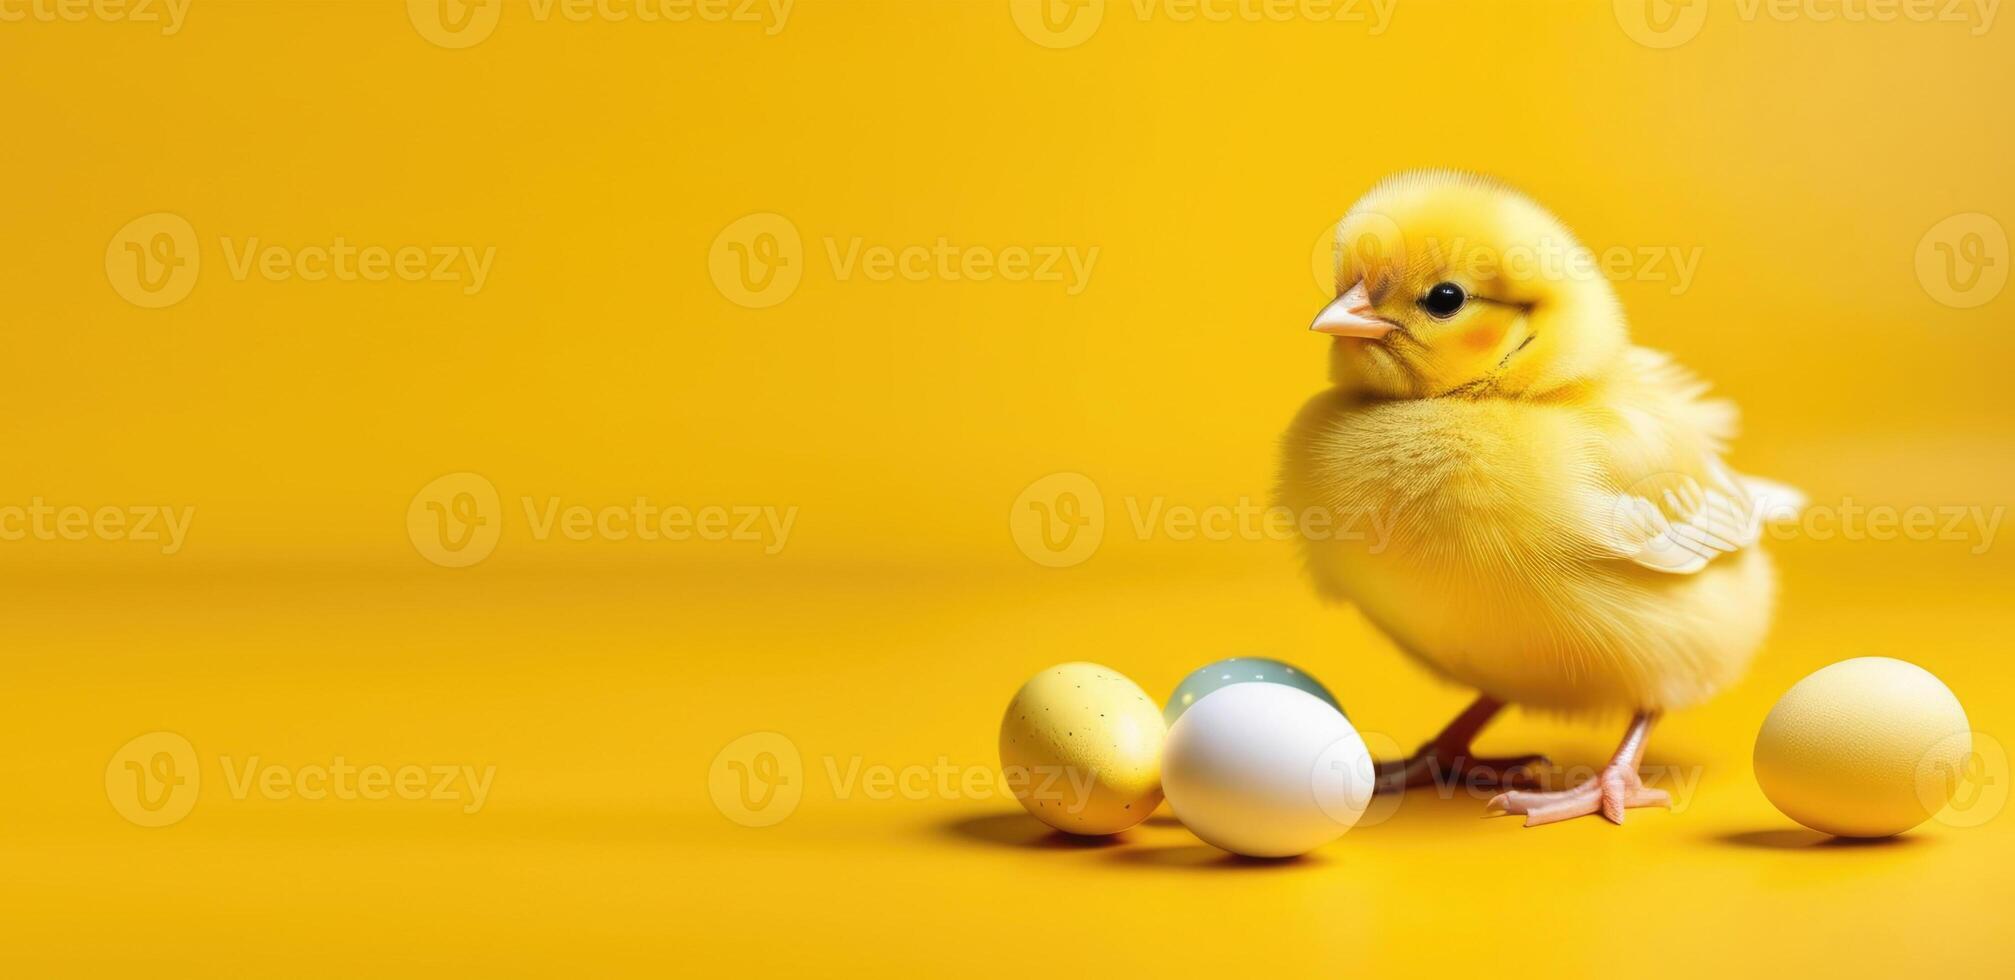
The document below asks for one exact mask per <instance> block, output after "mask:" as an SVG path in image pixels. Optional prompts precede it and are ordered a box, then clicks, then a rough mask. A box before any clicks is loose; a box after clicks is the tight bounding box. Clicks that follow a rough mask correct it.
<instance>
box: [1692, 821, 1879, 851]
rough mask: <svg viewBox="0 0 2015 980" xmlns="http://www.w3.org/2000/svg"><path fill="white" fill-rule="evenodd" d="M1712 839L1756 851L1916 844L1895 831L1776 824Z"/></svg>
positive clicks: (1863, 848) (1864, 848)
mask: <svg viewBox="0 0 2015 980" xmlns="http://www.w3.org/2000/svg"><path fill="white" fill-rule="evenodd" d="M1713 840H1714V842H1715V843H1717V844H1721V845H1723V846H1726V847H1740V848H1747V849H1749V850H1759V851H1809V852H1815V853H1817V852H1827V851H1831V852H1839V851H1886V850H1895V849H1897V848H1903V847H1916V846H1918V843H1917V841H1918V839H1917V838H1915V837H1910V836H1906V835H1902V834H1899V835H1897V836H1895V837H1834V836H1832V835H1830V834H1822V833H1820V832H1818V831H1816V830H1806V829H1805V828H1803V827H1798V828H1791V827H1777V828H1773V829H1770V830H1743V831H1738V832H1735V833H1730V834H1721V835H1718V836H1716V837H1714V838H1713Z"/></svg>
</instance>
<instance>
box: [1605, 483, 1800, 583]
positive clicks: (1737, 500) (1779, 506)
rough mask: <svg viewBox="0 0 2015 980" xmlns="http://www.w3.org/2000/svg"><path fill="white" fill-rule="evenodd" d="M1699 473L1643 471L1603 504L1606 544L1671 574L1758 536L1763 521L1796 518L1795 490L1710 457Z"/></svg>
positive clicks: (1623, 555) (1703, 564)
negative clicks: (1737, 472) (1651, 473)
mask: <svg viewBox="0 0 2015 980" xmlns="http://www.w3.org/2000/svg"><path fill="white" fill-rule="evenodd" d="M1703 469H1704V472H1703V473H1702V474H1701V475H1700V476H1698V477H1696V476H1693V475H1691V474H1686V473H1663V474H1658V475H1656V476H1652V477H1647V478H1645V479H1643V480H1640V481H1638V482H1637V483H1635V484H1633V485H1632V486H1631V487H1629V488H1628V489H1626V490H1624V491H1622V492H1621V493H1617V494H1615V495H1614V496H1613V497H1611V498H1609V499H1608V500H1606V501H1603V503H1606V504H1607V506H1608V507H1609V510H1610V512H1609V514H1608V515H1606V517H1603V518H1600V520H1601V521H1602V522H1603V523H1602V526H1603V527H1604V529H1605V530H1606V532H1607V533H1606V540H1605V544H1606V545H1607V546H1608V547H1609V548H1610V549H1611V551H1612V553H1613V554H1614V555H1615V556H1616V557H1620V558H1627V559H1629V560H1630V561H1633V562H1636V563H1637V564H1639V565H1642V566H1644V567H1645V568H1649V569H1653V570H1655V571H1660V572H1669V573H1671V574H1674V575H1691V574H1693V573H1695V572H1698V571H1700V570H1701V569H1703V568H1706V567H1707V565H1708V563H1709V562H1712V561H1713V560H1714V559H1716V558H1719V557H1721V556H1723V555H1728V554H1733V553H1735V552H1738V551H1741V550H1742V549H1744V548H1750V547H1754V546H1755V545H1756V543H1757V542H1758V541H1760V540H1762V538H1763V528H1764V525H1765V524H1766V523H1768V522H1770V521H1773V520H1782V519H1785V518H1788V517H1795V516H1796V514H1797V512H1798V509H1799V508H1800V507H1802V506H1803V505H1804V496H1803V495H1802V494H1800V493H1798V491H1796V490H1793V489H1791V488H1790V487H1786V486H1783V485H1781V484H1777V483H1772V482H1770V481H1767V480H1755V479H1751V478H1747V477H1740V476H1737V475H1735V474H1734V473H1731V472H1729V471H1728V469H1727V467H1725V466H1723V465H1722V464H1721V462H1720V461H1719V460H1715V459H1709V460H1707V461H1706V465H1705V467H1704V468H1703Z"/></svg>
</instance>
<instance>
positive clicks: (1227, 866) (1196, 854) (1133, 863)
mask: <svg viewBox="0 0 2015 980" xmlns="http://www.w3.org/2000/svg"><path fill="white" fill-rule="evenodd" d="M1106 860H1109V861H1111V862H1113V863H1114V864H1122V865H1127V866H1130V867H1136V868H1155V869H1158V870H1163V871H1210V872H1217V873H1220V874H1222V873H1225V872H1235V871H1244V872H1264V871H1279V870H1283V869H1287V868H1313V867H1319V866H1320V865H1321V864H1322V863H1323V862H1322V859H1321V858H1317V857H1313V856H1310V855H1307V854H1304V855H1301V856H1299V857H1284V858H1257V857H1246V856H1244V855H1242V854H1233V853H1231V852H1230V851H1221V850H1218V849H1217V848H1215V847H1212V846H1210V845H1209V844H1176V845H1173V846H1169V847H1129V848H1124V849H1122V850H1117V851H1113V852H1111V853H1110V854H1108V855H1107V856H1106Z"/></svg>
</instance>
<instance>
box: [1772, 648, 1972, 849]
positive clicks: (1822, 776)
mask: <svg viewBox="0 0 2015 980" xmlns="http://www.w3.org/2000/svg"><path fill="white" fill-rule="evenodd" d="M1972 744H1973V743H1972V737H1971V735H1970V726H1969V725H1968V724H1967V722H1966V712H1965V711H1964V710H1963V709H1962V708H1960V706H1959V699H1958V698H1956V697H1954V696H1953V695H1952V691H1951V690H1950V689H1949V688H1947V687H1946V686H1945V685H1944V683H1942V682H1941V681H1939V680H1938V678H1936V677H1933V676H1931V674H1930V673H1929V672H1928V671H1926V670H1925V669H1924V668H1922V667H1919V666H1917V665H1915V664H1910V663H1905V662H1903V661H1901V660H1893V659H1890V658H1888V657H1857V658H1855V659H1853V660H1843V661H1841V662H1839V663H1837V664H1833V665H1832V666H1829V667H1823V668H1820V669H1819V670H1817V671H1814V672H1813V673H1812V674H1811V675H1810V676H1808V677H1806V678H1805V679H1804V680H1802V681H1799V682H1798V683H1797V684H1794V685H1792V687H1791V690H1789V691H1787V692H1785V694H1784V697H1782V698H1780V699H1779V700H1778V702H1777V706H1776V707H1774V708H1772V709H1770V716H1769V717H1768V718H1765V719H1764V720H1763V730H1762V731H1761V732H1760V733H1758V734H1757V736H1756V782H1757V783H1758V784H1759V785H1761V786H1762V787H1763V795H1764V796H1767V797H1769V798H1770V802H1771V803H1772V804H1775V805H1776V807H1777V808H1778V809H1779V810H1782V811H1784V815H1785V816H1788V817H1790V818H1791V819H1793V820H1796V821H1798V822H1799V823H1802V824H1804V825H1805V826H1807V827H1810V828H1812V829H1813V830H1817V831H1820V832H1822V833H1828V834H1835V835H1838V836H1841V837H1888V836H1890V835H1892V834H1900V833H1902V832H1904V831H1906V830H1909V829H1910V828H1912V827H1915V826H1917V825H1918V824H1920V823H1923V822H1924V821H1925V820H1926V819H1928V818H1929V817H1930V816H1931V815H1932V814H1934V813H1937V812H1938V811H1939V810H1940V809H1942V808H1943V807H1944V806H1945V804H1946V802H1947V801H1949V800H1950V798H1951V793H1952V788H1953V786H1954V785H1955V780H1954V776H1955V774H1957V773H1958V772H1960V771H1961V770H1962V767H1963V766H1964V764H1965V761H1966V758H1967V756H1968V755H1969V754H1970V753H1971V752H1972Z"/></svg>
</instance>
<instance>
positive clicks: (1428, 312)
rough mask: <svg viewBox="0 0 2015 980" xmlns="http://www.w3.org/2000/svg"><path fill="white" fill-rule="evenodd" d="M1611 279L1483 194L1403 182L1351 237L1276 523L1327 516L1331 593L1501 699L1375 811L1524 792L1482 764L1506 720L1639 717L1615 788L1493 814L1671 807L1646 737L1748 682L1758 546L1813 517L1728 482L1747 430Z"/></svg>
mask: <svg viewBox="0 0 2015 980" xmlns="http://www.w3.org/2000/svg"><path fill="white" fill-rule="evenodd" d="M1595 265H1596V264H1595V263H1594V262H1593V261H1591V257H1590V254H1589V253H1588V252H1587V251H1586V250H1584V249H1583V248H1582V247H1581V245H1580V244H1579V243H1578V242H1577V241H1576V240H1575V238H1574V237H1573V235H1572V234H1570V233H1569V232H1568V231H1567V229H1566V228H1565V227H1564V226H1562V225H1561V223H1560V222H1559V221H1558V220H1556V219H1555V218H1554V217H1553V215H1551V214H1549V213H1548V212H1547V211H1546V210H1545V209H1543V208H1541V207H1540V206H1539V205H1537V204H1535V203H1533V202H1532V201H1531V200H1529V199H1528V198H1526V197H1525V196H1524V195H1522V194H1520V193H1518V192H1516V191H1514V190H1511V189H1509V188H1507V187H1505V186H1503V185H1501V184H1498V183H1496V182H1494V181H1491V180H1488V179H1485V178H1481V177H1476V176H1473V175H1468V174H1460V173H1450V172H1438V171H1437V172H1415V173H1405V174H1400V175H1397V176H1394V177H1391V178H1389V179H1387V180H1385V181H1384V182H1382V183H1380V184H1379V185H1378V186H1377V187H1375V188H1374V189H1373V190H1372V191H1371V192H1370V193H1368V194H1367V195H1365V197H1364V198H1363V199H1362V200H1360V201H1358V203H1357V204H1356V205H1354V206H1353V207H1352V208H1351V210H1350V212H1349V213H1348V214H1347V215H1346V216H1345V217H1344V219H1343V221H1342V222H1341V223H1340V224H1339V225H1338V249H1337V267H1336V273H1337V278H1336V282H1337V294H1338V295H1337V298H1336V300H1335V301H1334V302H1332V303H1330V304H1329V305H1328V306H1327V307H1325V308H1324V309H1323V310H1322V312H1321V314H1320V315H1318V316H1317V317H1316V319H1315V322H1314V324H1313V326H1312V328H1311V329H1313V330H1315V331H1316V332H1318V333H1322V334H1326V335H1328V336H1329V337H1330V338H1332V339H1331V341H1330V353H1329V357H1330V380H1331V381H1332V382H1333V384H1334V387H1332V388H1331V389H1329V390H1328V391H1325V392H1323V393H1322V394H1320V395H1318V396H1316V397H1315V398H1314V399H1312V400H1311V401H1309V402H1308V404H1307V405H1306V406H1304V408H1303V409H1302V411H1301V413H1300V415H1299V416H1298V417H1297V418H1296V419H1295V421H1294V424H1293V426H1292V427H1291V428H1290V430H1289V431H1288V433H1287V435H1286V438H1285V442H1284V452H1283V462H1282V479H1281V489H1280V497H1281V502H1282V503H1284V504H1285V505H1287V506H1288V507H1290V508H1292V509H1293V510H1294V511H1295V512H1296V513H1297V514H1301V515H1304V517H1306V515H1309V514H1314V513H1319V514H1322V515H1323V516H1324V517H1327V518H1328V519H1327V520H1317V521H1310V520H1306V519H1304V522H1303V525H1302V526H1303V528H1304V531H1305V533H1304V535H1303V537H1304V541H1303V555H1304V558H1305V560H1306V563H1307V567H1308V569H1309V571H1310V573H1311V575H1312V577H1313V578H1314V580H1315V582H1316V585H1317V587H1318V589H1319V590H1320V591H1322V592H1323V593H1324V594H1326V595H1328V596H1331V597H1335V598H1341V599H1347V600H1349V601H1351V602H1353V603H1355V604H1356V605H1357V606H1358V607H1359V608H1360V609H1361V610H1362V611H1363V613H1364V615H1365V616H1366V617H1367V618H1369V619H1370V620H1371V621H1372V622H1373V623H1375V624H1376V625H1377V626H1378V627H1379V628H1381V629H1382V630H1384V631H1385V632H1386V633H1387V634H1388V635H1390V636H1391V637H1392V639H1393V640H1394V642H1396V643H1397V644H1398V645H1399V646H1400V648H1401V649H1403V650H1405V651H1406V652H1407V653H1409V654H1411V655H1412V656H1413V657H1414V658H1416V659H1418V660H1419V661H1420V662H1421V663H1423V664H1425V665H1426V666H1427V667H1428V668H1429V669H1430V670H1432V671H1434V672H1435V673H1437V674H1439V675H1440V676H1442V677H1443V678H1446V679H1448V680H1451V681H1454V682H1456V683H1458V684H1461V685H1464V686H1466V687H1470V688H1473V689H1475V690H1477V691H1479V692H1481V696H1480V697H1479V698H1478V699H1477V701H1476V702H1475V703H1474V704H1472V705H1471V706H1470V707H1469V709H1468V710H1466V711H1464V712H1463V713H1462V715H1461V716H1460V717H1458V718H1457V719H1456V720H1455V721H1454V722H1453V723H1451V724H1450V725H1449V726H1448V727H1447V728H1446V729H1445V730H1443V731H1442V733H1441V734H1440V735H1438V736H1437V737H1436V738H1435V739H1434V740H1432V741H1430V742H1429V743H1427V744H1426V745H1424V746H1423V747H1422V748H1421V750H1420V751H1419V752H1418V753H1416V754H1415V755H1414V756H1413V757H1412V758H1410V759H1407V760H1403V761H1396V762H1391V763H1386V764H1383V765H1381V767H1380V772H1379V785H1380V788H1381V789H1386V790H1393V789H1400V788H1403V787H1406V786H1411V785H1418V784H1420V783H1423V782H1425V781H1427V780H1428V779H1430V778H1435V777H1437V776H1438V775H1440V774H1445V773H1448V772H1454V773H1456V774H1458V775H1459V776H1461V777H1463V778H1466V779H1493V780H1497V781H1498V784H1499V785H1506V786H1509V785H1516V784H1517V783H1519V782H1520V781H1521V779H1522V778H1523V777H1524V776H1526V775H1528V774H1529V770H1528V769H1527V768H1526V767H1527V766H1529V765H1530V764H1532V763H1534V762H1536V761H1537V760H1538V758H1539V757H1537V756H1527V757H1522V758H1516V759H1479V758H1474V757H1472V754H1471V752H1470V749H1469V746H1470V742H1471V740H1472V739H1473V738H1474V737H1475V736H1476V734H1477V732H1478V731H1479V730H1480V729H1481V728H1482V727H1483V725H1484V724H1485V723H1487V722H1488V721H1489V720H1490V719H1491V718H1492V717H1493V716H1495V715H1496V714H1497V713H1498V711H1499V710H1500V709H1501V708H1502V707H1503V706H1504V705H1505V704H1506V703H1518V704H1521V705H1526V706H1530V707H1534V708H1539V709H1544V710H1554V711H1559V712H1566V713H1570V714H1593V713H1599V712H1605V711H1615V710H1617V709H1622V710H1624V711H1627V712H1629V713H1630V714H1631V715H1632V719H1631V722H1630V727H1629V729H1628V731H1627V733H1626V735H1625V737H1624V739H1623V742H1622V744H1621V746H1620V747H1619V748H1618V749H1617V752H1616V754H1615V756H1614V757H1613V758H1612V759H1611V760H1610V762H1609V764H1608V765H1607V766H1606V767H1605V768H1604V769H1603V771H1602V772H1601V773H1600V774H1599V775H1598V776H1597V777H1595V778H1593V779H1591V780H1589V781H1588V782H1586V783H1583V784H1582V785H1580V786H1576V787H1573V788H1571V789H1567V790H1563V791H1559V792H1551V793H1541V792H1524V791H1513V792H1507V793H1503V794H1501V795H1499V796H1497V797H1496V798H1495V799H1493V800H1491V803H1490V806H1491V809H1492V810H1493V811H1497V812H1503V813H1516V814H1524V815H1525V816H1526V826H1535V825H1538V824H1544V823H1551V822H1554V821H1558V820H1564V819H1567V818H1570V817H1575V816H1581V815H1585V814H1593V813H1600V814H1602V815H1603V816H1605V817H1607V818H1608V819H1609V820H1610V821H1612V822H1615V823H1622V822H1623V815H1624V810H1625V809H1626V808H1629V807H1641V806H1670V800H1669V798H1668V796H1667V794H1666V793H1665V792H1664V791H1662V790H1657V789H1652V788H1649V787H1646V786H1645V785H1644V784H1643V782H1642V780H1641V778H1640V777H1639V773H1638V767H1639V764H1640V761H1641V758H1642V752H1643V748H1644V741H1645V738H1646V737H1647V735H1648V734H1649V731H1650V728H1651V725H1652V723H1653V722H1654V721H1655V720H1656V719H1657V718H1658V716H1659V715H1660V713H1662V712H1665V711H1669V710H1672V709H1676V708H1684V707H1687V706H1689V705H1693V704H1696V703H1699V702H1700V701H1703V700H1705V699H1706V698H1708V697H1710V696H1712V695H1714V694H1715V693H1716V692H1717V691H1719V690H1721V689H1722V688H1723V687H1725V686H1727V685H1728V684H1729V683H1731V682H1733V681H1734V680H1736V679H1737V678H1738V677H1739V676H1741V674H1742V672H1743V671H1744V669H1745V668H1746V667H1747V666H1748V663H1749V660H1750V658H1751V656H1752V655H1753V654H1754V653H1755V651H1756V649H1757V647H1758V646H1759V645H1760V644H1761V643H1762V642H1763V637H1764V633H1765V631H1766V630H1767V629H1768V627H1769V624H1770V618H1771V609H1772V604H1773V602H1774V599H1775V593H1776V588H1777V585H1776V575H1775V572H1774V571H1773V569H1772V566H1771V563H1770V559H1769V557H1768V556H1767V555H1765V554H1764V552H1763V549H1762V547H1761V546H1760V538H1761V536H1762V529H1763V526H1764V522H1765V521H1766V520H1774V519H1782V518H1785V517H1789V516H1792V515H1794V514H1795V513H1796V510H1797V508H1798V507H1800V506H1802V502H1801V501H1800V500H1799V498H1798V495H1797V493H1796V491H1792V490H1789V489H1788V488H1785V487H1781V486H1778V485H1775V484H1770V483H1767V482H1765V481H1761V480H1756V479H1753V478H1749V477H1743V476H1738V475H1736V474H1734V473H1733V472H1731V471H1730V470H1729V469H1728V468H1727V467H1726V466H1724V465H1723V464H1722V462H1721V456H1722V454H1723V452H1724V451H1725V450H1726V447H1727V444H1728V440H1729V439H1730V438H1731V437H1732V435H1733V434H1734V428H1735V420H1736V414H1735V409H1734V407H1733V406H1732V405H1730V404H1729V403H1727V402H1724V401H1716V400H1708V399H1705V398H1704V397H1703V393H1704V392H1705V390H1706V385H1705V384H1703V383H1702V382H1700V381H1699V380H1697V379H1696V378H1695V377H1694V376H1693V375H1692V374H1690V373H1689V372H1687V371H1686V370H1685V369H1683V368H1681V367H1679V366H1678V365H1676V364H1674V363H1673V362H1672V361H1671V360H1670V359H1668V358H1667V357H1666V356H1665V355H1663V354H1660V353H1657V352H1655V351H1651V350H1647V349H1645V348H1641V347H1634V346H1632V345H1631V343H1630V339H1629V336H1628V333H1627V331H1626V329H1625V326H1624V319H1623V313H1622V309H1621V307H1620V305H1619V304H1618V302H1617V299H1616V295H1615V293H1614V292H1613V291H1612V290H1611V289H1610V285H1609V282H1608V281H1607V280H1606V279H1605V278H1604V277H1603V276H1602V274H1601V273H1600V271H1599V270H1598V269H1597V268H1596V267H1595ZM1324 527H1327V528H1332V529H1350V530H1349V532H1348V533H1345V532H1341V531H1332V532H1330V533H1318V531H1317V530H1316V529H1320V528H1324ZM1365 528H1379V529H1383V532H1382V533H1378V534H1370V533H1365V532H1364V530H1363V529H1365Z"/></svg>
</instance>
